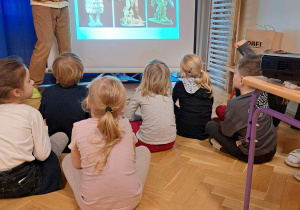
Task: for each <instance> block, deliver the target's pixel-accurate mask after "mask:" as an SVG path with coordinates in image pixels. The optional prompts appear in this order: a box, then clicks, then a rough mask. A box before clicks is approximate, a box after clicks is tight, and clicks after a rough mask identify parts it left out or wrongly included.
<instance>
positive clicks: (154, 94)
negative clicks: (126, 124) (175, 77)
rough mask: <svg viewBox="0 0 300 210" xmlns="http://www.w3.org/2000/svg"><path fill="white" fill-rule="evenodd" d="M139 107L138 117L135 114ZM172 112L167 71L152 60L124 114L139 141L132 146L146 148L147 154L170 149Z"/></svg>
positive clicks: (170, 84) (172, 141) (169, 78)
mask: <svg viewBox="0 0 300 210" xmlns="http://www.w3.org/2000/svg"><path fill="white" fill-rule="evenodd" d="M139 107H140V109H141V116H140V115H137V114H135V112H136V110H137V109H138V108H139ZM173 109H174V108H173V101H172V83H171V73H170V70H169V68H168V66H167V65H166V64H165V63H164V62H162V61H160V60H152V61H150V62H149V63H148V64H147V66H146V68H145V70H144V74H143V78H142V82H141V84H140V86H139V87H138V88H137V90H136V92H135V93H134V95H133V97H132V98H131V99H130V102H129V104H128V106H127V107H126V111H125V116H126V117H127V118H128V119H129V120H130V121H131V126H132V128H133V132H135V133H136V136H137V138H138V140H139V141H138V143H137V144H136V146H140V145H143V146H146V147H147V148H148V149H149V150H150V152H157V151H162V150H167V149H170V148H172V147H173V145H174V143H175V138H176V125H175V116H174V110H173Z"/></svg>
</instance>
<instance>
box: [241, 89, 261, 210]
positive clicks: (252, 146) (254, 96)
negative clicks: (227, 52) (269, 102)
mask: <svg viewBox="0 0 300 210" xmlns="http://www.w3.org/2000/svg"><path fill="white" fill-rule="evenodd" d="M260 92H261V90H258V89H255V90H254V91H253V93H252V96H251V102H250V111H249V116H248V126H247V135H246V142H248V143H249V144H250V145H249V155H248V169H247V180H246V189H245V198H244V210H248V209H249V202H250V192H251V181H252V171H253V161H254V151H255V142H254V139H255V136H254V138H253V137H252V135H251V134H252V132H251V130H252V129H253V126H254V128H255V123H254V124H253V122H252V120H253V114H254V111H255V104H256V99H257V97H258V95H259V94H260ZM255 129H256V128H255ZM255 131H256V130H255ZM255 134H256V133H255ZM252 138H253V139H252Z"/></svg>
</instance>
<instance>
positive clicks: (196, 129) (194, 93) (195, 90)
mask: <svg viewBox="0 0 300 210" xmlns="http://www.w3.org/2000/svg"><path fill="white" fill-rule="evenodd" d="M202 68H203V64H202V60H201V58H199V57H198V56H197V55H194V54H186V55H184V56H183V57H182V58H181V60H180V69H181V72H182V75H183V77H184V78H183V79H182V81H179V82H176V84H175V86H174V89H173V101H174V103H176V101H177V99H179V105H180V107H177V106H176V104H174V112H175V117H176V129H177V135H180V136H183V137H186V138H193V139H199V140H204V139H206V138H208V135H207V134H206V133H205V125H206V124H207V123H208V122H209V121H211V112H212V105H213V101H214V99H213V91H212V88H211V82H210V78H209V75H208V74H207V73H206V72H205V71H203V70H202Z"/></svg>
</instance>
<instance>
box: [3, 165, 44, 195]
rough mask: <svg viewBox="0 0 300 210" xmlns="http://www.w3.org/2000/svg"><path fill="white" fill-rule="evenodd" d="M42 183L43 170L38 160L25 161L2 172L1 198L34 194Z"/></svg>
mask: <svg viewBox="0 0 300 210" xmlns="http://www.w3.org/2000/svg"><path fill="white" fill-rule="evenodd" d="M40 185H41V172H40V169H39V166H38V164H37V162H36V161H32V162H24V163H22V164H20V165H18V166H16V167H14V168H12V169H9V170H7V171H3V172H0V198H17V197H23V196H29V195H34V194H35V193H36V192H37V191H38V189H39V188H40Z"/></svg>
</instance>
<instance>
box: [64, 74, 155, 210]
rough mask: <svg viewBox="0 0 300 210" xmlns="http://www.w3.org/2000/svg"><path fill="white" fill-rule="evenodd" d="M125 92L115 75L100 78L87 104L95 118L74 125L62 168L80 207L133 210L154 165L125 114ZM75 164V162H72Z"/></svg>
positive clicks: (92, 89)
mask: <svg viewBox="0 0 300 210" xmlns="http://www.w3.org/2000/svg"><path fill="white" fill-rule="evenodd" d="M125 102H126V93H125V88H124V86H123V85H122V83H121V82H120V81H119V80H118V79H116V78H114V77H102V78H96V79H94V80H93V81H92V83H91V85H90V87H89V94H88V96H87V98H86V100H85V103H86V107H87V109H88V110H90V112H91V116H92V118H89V119H86V120H82V121H80V122H77V123H75V124H74V127H73V130H72V140H71V144H70V145H69V148H70V149H71V154H70V155H67V156H66V157H65V158H64V160H63V162H62V168H63V171H64V174H65V176H66V178H67V180H68V182H69V184H70V186H71V188H72V190H73V193H74V195H75V198H76V200H77V203H78V205H79V207H80V208H81V209H134V208H135V207H136V206H137V205H138V204H139V202H140V200H141V196H142V191H143V186H144V183H145V180H146V177H147V173H148V168H149V164H150V152H149V150H148V149H147V148H146V147H139V148H135V146H134V145H135V143H136V142H137V139H136V137H135V135H134V133H133V132H132V128H131V126H130V123H129V121H128V119H126V118H124V117H122V116H121V114H122V111H123V109H124V107H125ZM72 163H73V164H72Z"/></svg>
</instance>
